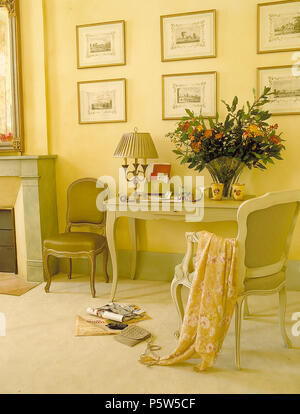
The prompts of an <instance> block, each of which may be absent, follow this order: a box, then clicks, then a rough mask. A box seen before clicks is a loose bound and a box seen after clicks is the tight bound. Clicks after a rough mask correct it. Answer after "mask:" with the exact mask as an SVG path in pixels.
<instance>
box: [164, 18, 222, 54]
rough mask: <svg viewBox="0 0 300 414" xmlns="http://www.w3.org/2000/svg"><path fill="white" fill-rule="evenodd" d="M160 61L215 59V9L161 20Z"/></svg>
mask: <svg viewBox="0 0 300 414" xmlns="http://www.w3.org/2000/svg"><path fill="white" fill-rule="evenodd" d="M160 27H161V60H162V62H168V61H172V60H185V59H202V58H210V57H216V10H206V11H199V12H191V13H180V14H169V15H165V16H161V17H160Z"/></svg>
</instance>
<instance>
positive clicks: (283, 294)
mask: <svg viewBox="0 0 300 414" xmlns="http://www.w3.org/2000/svg"><path fill="white" fill-rule="evenodd" d="M285 310H286V288H285V287H284V288H282V289H281V290H280V291H279V325H280V330H281V335H282V338H283V342H284V345H285V346H286V347H287V348H292V343H291V341H290V339H289V337H288V335H287V333H286V328H285Z"/></svg>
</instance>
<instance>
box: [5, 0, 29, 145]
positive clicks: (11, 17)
mask: <svg viewBox="0 0 300 414" xmlns="http://www.w3.org/2000/svg"><path fill="white" fill-rule="evenodd" d="M2 7H4V8H6V10H7V13H8V26H9V27H8V43H9V44H8V47H9V55H10V57H9V59H10V65H9V66H10V84H11V98H10V99H11V131H10V132H11V134H12V137H10V136H9V135H10V134H8V135H7V136H6V138H5V134H4V132H3V131H1V130H0V140H1V142H0V151H1V152H21V153H22V152H23V151H24V136H23V111H22V83H21V53H20V30H19V0H0V8H2ZM6 133H7V131H6Z"/></svg>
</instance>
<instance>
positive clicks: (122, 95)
mask: <svg viewBox="0 0 300 414" xmlns="http://www.w3.org/2000/svg"><path fill="white" fill-rule="evenodd" d="M78 112H79V123H80V124H100V123H106V122H126V121H127V116H126V79H109V80H101V81H87V82H78Z"/></svg>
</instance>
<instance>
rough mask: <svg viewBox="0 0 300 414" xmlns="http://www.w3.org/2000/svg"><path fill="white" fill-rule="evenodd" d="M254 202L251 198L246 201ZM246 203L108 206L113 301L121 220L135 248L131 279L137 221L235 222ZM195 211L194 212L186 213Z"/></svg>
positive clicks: (115, 202) (206, 200)
mask: <svg viewBox="0 0 300 414" xmlns="http://www.w3.org/2000/svg"><path fill="white" fill-rule="evenodd" d="M248 198H252V196H248V197H246V198H245V200H246V199H248ZM242 203H243V201H235V200H221V201H214V200H211V199H209V198H206V197H205V198H204V202H203V201H202V202H200V203H191V202H190V203H185V204H181V203H178V202H176V201H175V202H174V201H172V200H171V201H170V203H165V202H159V201H156V202H154V201H148V202H133V201H130V202H128V203H124V202H120V201H119V199H117V198H112V199H109V200H107V201H106V202H105V204H106V208H107V217H106V237H107V242H108V248H109V251H110V257H111V262H112V271H113V282H112V290H111V301H113V300H114V299H115V295H116V290H117V284H118V262H117V252H116V242H115V236H116V234H115V233H116V223H117V220H118V219H119V218H120V217H128V222H129V232H130V239H131V245H132V256H131V272H130V273H131V274H130V276H131V279H134V278H135V272H136V256H137V239H136V220H137V219H140V220H172V221H186V222H217V221H236V219H237V211H238V208H239V206H240V205H241V204H242ZM186 209H188V210H193V211H186Z"/></svg>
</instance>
